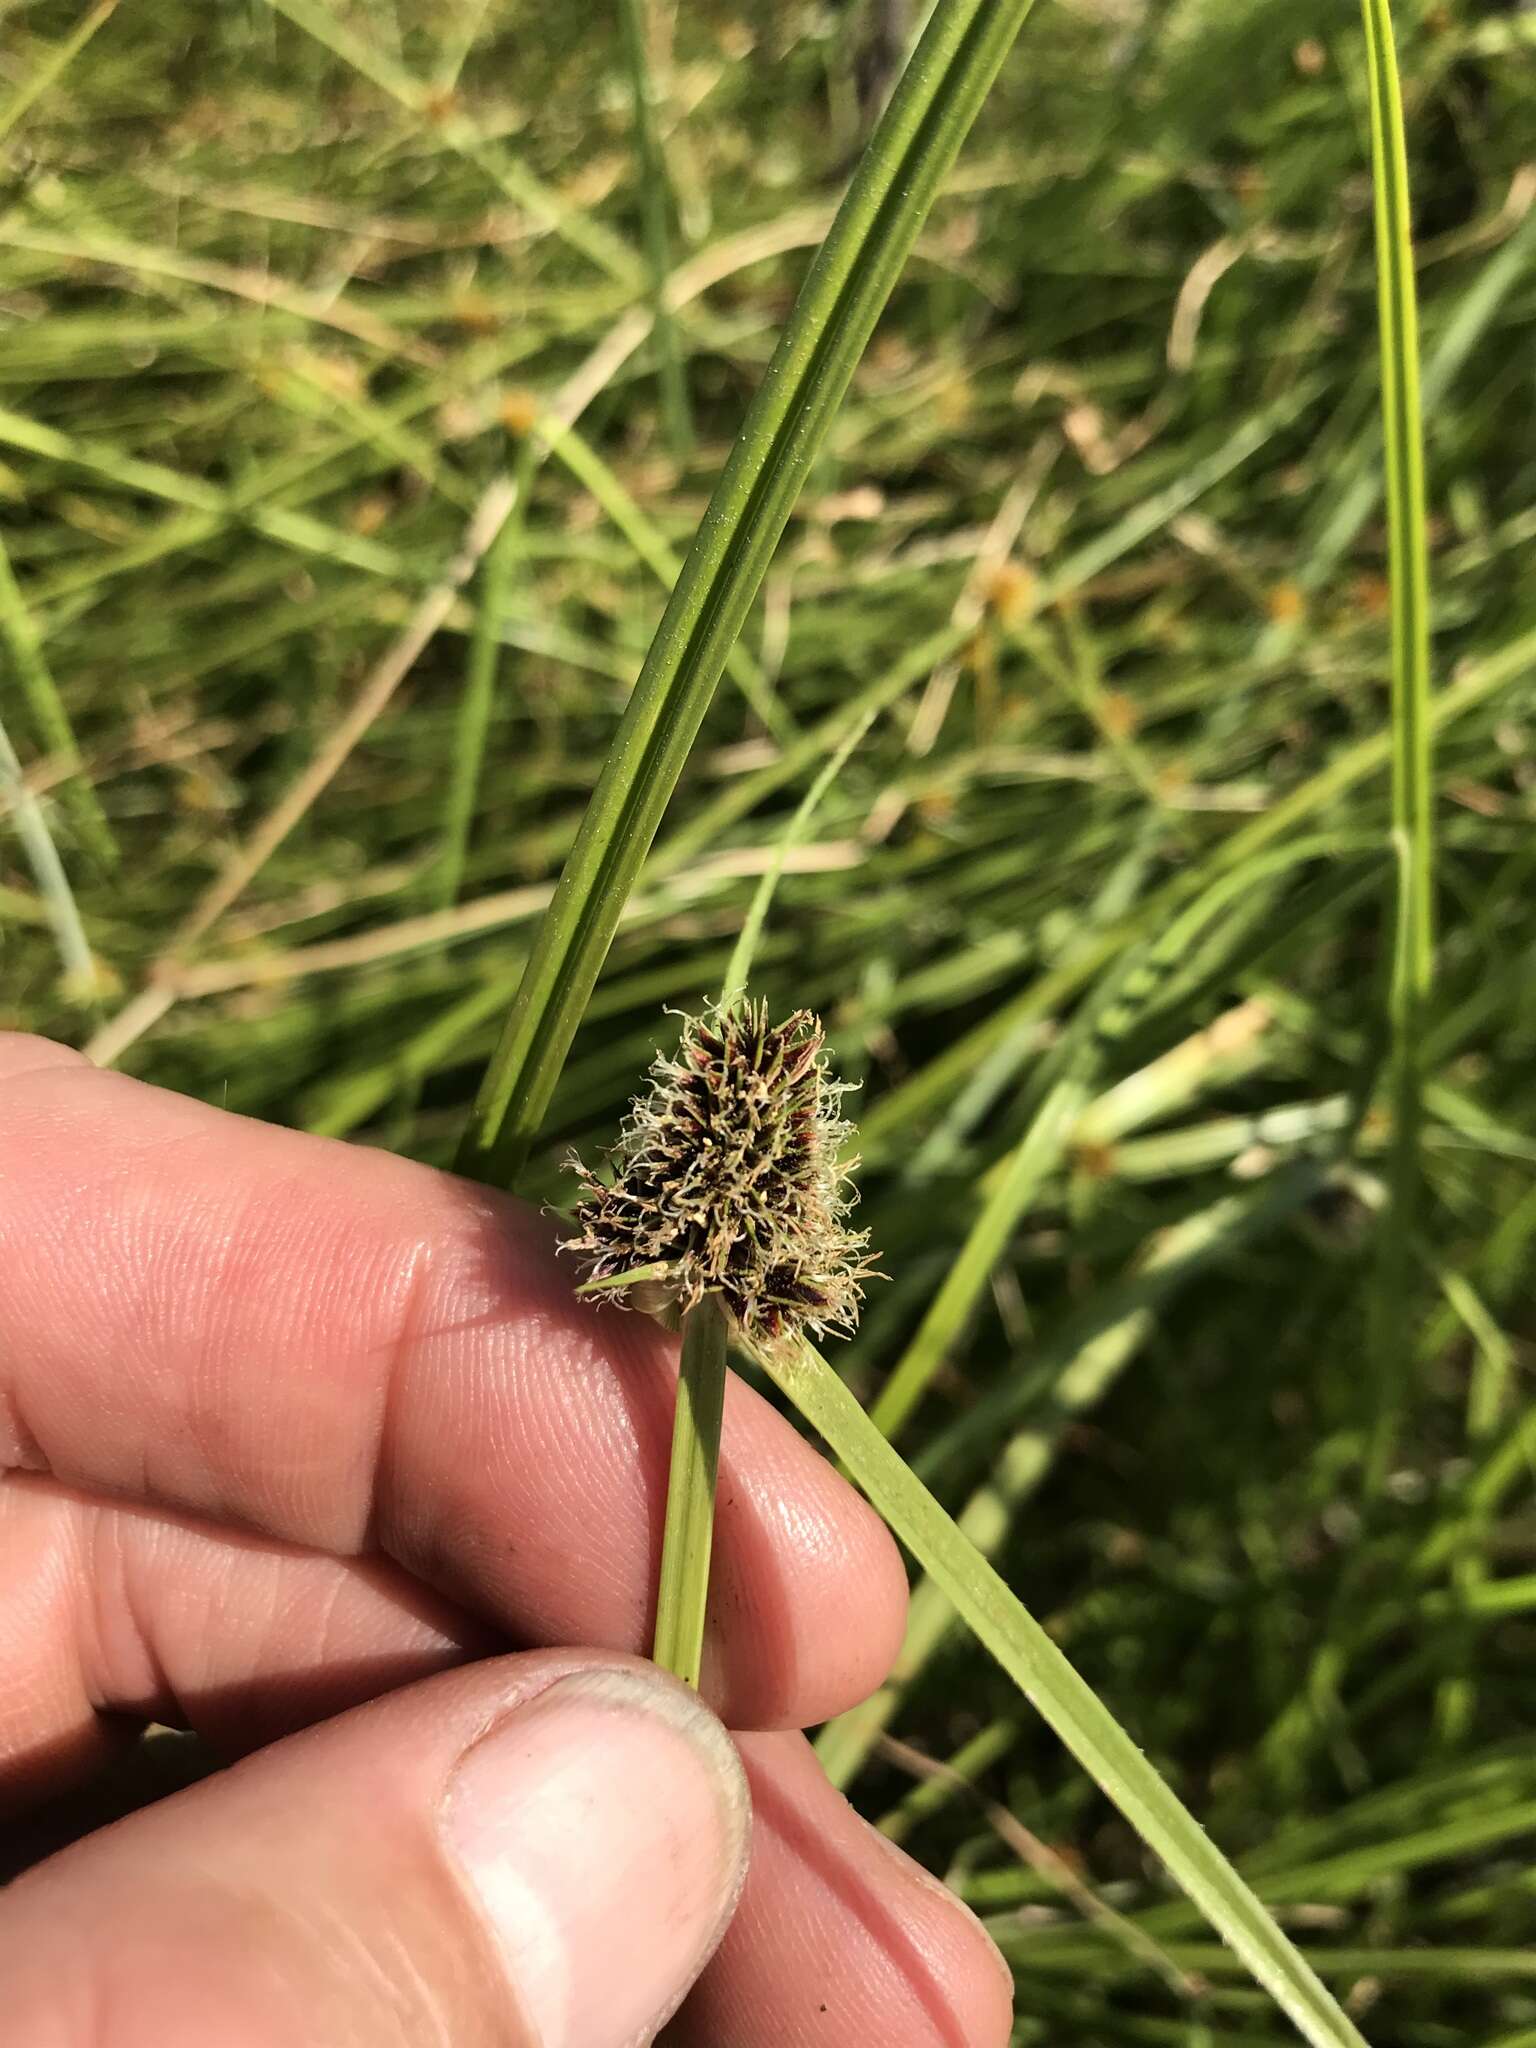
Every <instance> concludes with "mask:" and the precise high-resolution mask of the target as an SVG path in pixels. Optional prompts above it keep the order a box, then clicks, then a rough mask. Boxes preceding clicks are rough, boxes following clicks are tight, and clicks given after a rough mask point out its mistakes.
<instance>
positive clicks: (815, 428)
mask: <svg viewBox="0 0 1536 2048" xmlns="http://www.w3.org/2000/svg"><path fill="white" fill-rule="evenodd" d="M1029 5H1030V0H941V4H940V5H939V6H938V7H937V8H936V9H935V10H934V13H933V15H932V17H931V19H930V21H929V24H928V27H927V30H926V31H925V33H924V35H923V38H922V41H921V42H920V43H919V45H918V47H917V49H916V51H915V52H914V54H913V57H912V61H911V63H910V64H909V65H908V67H907V70H906V72H905V74H904V75H903V77H902V80H901V83H900V85H899V86H898V87H897V89H896V92H895V95H894V96H893V98H892V100H891V103H890V105H889V107H888V108H887V109H886V112H885V115H884V117H883V118H882V120H881V122H880V125H879V127H878V128H877V129H876V131H875V133H874V135H873V137H872V138H871V140H870V143H869V146H868V148H867V149H866V150H865V152H864V155H863V157H862V158H861V160H860V163H859V167H858V169H857V171H856V172H855V174H854V178H853V182H852V184H851V185H850V187H849V189H848V193H847V196H846V198H845V199H844V201H843V204H842V206H841V207H840V208H839V210H838V213H837V217H836V219H835V220H834V221H833V224H832V228H831V231H830V233H829V234H828V236H827V239H826V241H825V242H824V243H823V245H822V248H821V251H820V253H819V254H818V256H817V258H816V260H815V262H814V263H813V264H812V266H811V270H810V273H809V275H808V276H807V278H806V281H805V284H804V286H803V288H802V290H801V292H800V296H799V298H798V299H797V301H796V303H795V308H794V311H793V313H792V314H791V316H790V319H789V323H788V325H787V326H786V328H785V330H784V333H783V334H782V336H781V337H780V340H779V344H778V347H777V348H776V349H775V351H774V355H773V359H772V361H771V362H770V364H769V366H768V370H767V372H766V374H765V376H764V378H763V382H762V385H761V387H760V388H759V390H758V393H757V396H756V398H755V399H754V401H753V403H752V406H751V408H750V410H749V412H748V414H747V418H746V422H745V424H744V425H743V428H742V431H741V434H740V437H739V438H738V440H737V443H736V446H735V448H734V450H733V451H732V454H731V458H730V461H729V462H728V463H727V465H726V468H725V471H724V474H723V475H722V476H721V479H720V482H719V484H718V485H717V486H716V489H715V492H714V495H713V497H712V498H711V500H710V503H709V507H708V509H707V510H706V512H705V515H704V520H703V523H702V525H701V526H700V529H699V533H698V536H697V538H696V539H695V541H694V544H693V548H692V550H691V551H690V553H689V557H688V560H687V562H686V563H685V565H684V568H683V573H682V575H681V577H680V578H679V579H678V583H677V586H676V588H675V590H674V591H673V594H672V598H671V601H670V602H669V604H668V605H667V609H666V611H665V613H664V614H663V617H662V621H661V624H660V626H659V628H658V629H657V633H656V638H655V640H654V641H653V643H652V646H651V651H650V654H649V655H648V657H647V659H646V663H645V666H644V668H643V669H642V671H641V674H640V678H639V681H638V682H637V683H636V685H635V689H634V692H633V694H632V696H631V698H630V701H629V705H628V707H627V709H626V712H625V715H624V718H623V721H622V723H621V725H620V728H619V731H618V733H617V735H616V737H615V740H614V744H613V747H612V749H611V751H610V753H609V756H608V760H607V763H606V765H605V767H604V770H603V773H602V777H601V779H600V781H599V783H598V786H597V788H596V790H595V791H594V793H593V796H592V801H591V803H590V804H589V805H588V808H587V813H586V816H585V817H584V819H583V820H582V825H581V830H580V832H579V833H578V835H577V839H576V844H575V846H574V847H573V848H572V851H571V855H570V858H569V860H568V861H567V862H566V865H565V870H564V873H563V874H562V875H561V878H560V883H559V887H558V889H557V891H556V894H555V900H554V902H553V903H552V905H551V906H550V910H549V913H548V915H547V916H546V917H545V919H544V922H543V924H542V926H541V927H540V931H539V936H538V940H537V942H536V944H535V947H534V951H533V955H532V957H531V958H530V960H529V963H528V967H527V970H526V972H525V974H524V977H523V981H522V984H521V986H520V987H519V989H518V993H517V996H516V998H515V1000H514V1002H513V1005H512V1014H511V1016H510V1018H509V1019H508V1022H507V1028H506V1030H505V1032H504V1034H503V1036H502V1040H501V1043H500V1045H499V1046H498V1047H497V1049H496V1053H495V1055H494V1057H493V1058H492V1060H491V1063H490V1066H489V1069H488V1070H487V1073H486V1077H485V1081H484V1083H483V1085H482V1088H481V1091H480V1095H479V1097H478V1099H477V1101H476V1104H475V1109H474V1112H473V1115H472V1117H471V1120H470V1125H469V1129H468V1130H467V1132H466V1133H465V1138H464V1142H463V1144H462V1146H461V1148H460V1153H459V1166H460V1168H461V1170H463V1171H465V1172H468V1173H471V1174H473V1175H476V1176H477V1177H479V1178H482V1179H493V1180H497V1181H500V1182H503V1183H510V1182H511V1181H513V1180H515V1178H516V1177H517V1174H518V1172H519V1170H520V1169H521V1166H522V1164H523V1161H524V1160H525V1159H526V1157H527V1154H528V1149H529V1146H530V1145H531V1143H532V1141H533V1138H534V1136H535V1134H536V1133H537V1131H538V1128H539V1125H540V1123H541V1121H542V1119H543V1115H544V1111H545V1109H546V1108H547V1106H548V1103H549V1099H550V1096H551V1094H552V1093H553V1091H554V1086H555V1082H556V1080H557V1079H558V1077H559V1073H560V1069H561V1067H562V1066H563V1065H564V1062H565V1055H566V1052H567V1051H568V1049H569V1047H570V1043H571V1040H572V1038H573V1037H574V1036H575V1033H576V1028H577V1025H578V1024H579V1022H580V1019H581V1014H582V1011H583V1010H584V1008H585V1006H586V1002H587V998H588V996H589V994H590V993H591V990H592V987H593V985H594V983H595V982H596V980H597V976H598V974H599V972H600V971H601V968H602V964H603V960H604V958H605V957H606V955H607V951H608V946H609V943H610V941H611V940H612V937H613V933H614V929H615V926H616V925H617V922H618V918H619V914H620V912H621V910H622V908H623V905H624V901H625V898H626V897H627V896H628V894H629V892H630V889H631V888H632V887H633V885H634V882H635V879H636V877H637V875H638V874H639V871H640V865H641V863H642V861H643V860H644V858H645V855H646V852H647V850H648V848H649V846H650V844H651V841H652V839H653V838H654V837H655V833H656V828H657V826H658V825H659V824H660V822H661V817H662V813H663V811H664V810H665V808H666V805H667V802H668V799H669V798H670V796H671V794H672V790H673V788H674V786H675V784H676V782H677V778H678V776H679V775H680V774H681V772H682V768H683V763H684V762H685V761H686V759H687V757H688V752H689V749H690V748H691V746H692V744H693V740H694V736H695V734H696V733H697V731H698V729H699V726H700V724H701V722H702V720H703V717H704V714H705V712H706V710H707V709H708V707H709V703H710V699H711V697H712V696H713V694H714V690H715V685H716V683H717V682H718V680H719V678H720V674H721V671H722V669H723V668H724V666H725V662H726V659H727V657H728V656H729V653H730V650H731V648H732V646H733V644H734V643H735V640H736V637H737V635H738V633H739V632H740V630H741V627H742V624H743V622H744V620H745V618H746V615H747V610H748V608H749V606H750V605H751V603H752V600H753V598H754V596H755V595H756V592H757V588H758V585H759V584H760V583H761V581H762V578H763V575H764V573H765V571H766V570H767V567H768V563H769V561H770V560H771V558H772V555H773V551H774V549H775V547H776V546H777V544H778V540H779V536H780V534H781V533H782V532H783V529H784V525H785V522H786V521H787V519H788V518H789V514H790V511H791V509H792V507H793V505H794V502H795V499H796V497H797V496H798V494H799V491H800V487H801V485H802V483H803V482H804V480H805V476H806V473H807V470H808V469H809V466H810V463H811V461H812V459H813V457H814V456H815V454H816V451H817V449H818V448H819V447H820V445H821V442H822V440H823V438H824V436H825V434H826V432H827V429H828V427H829V426H830V425H831V422H832V419H833V416H834V414H835V413H836V410H837V408H838V405H839V404H840V403H841V400H842V397H843V393H844V391H845V390H846V389H847V386H848V382H849V380H850V378H851V377H852V375H853V371H854V367H855V365H856V364H857V362H858V360H859V357H860V355H861V354H862V353H863V349H864V345H865V343H866V342H867V341H868V339H869V336H870V333H871V332H872V330H873V328H874V324H875V321H876V319H877V318H878V317H879V314H880V310H881V308H882V307H883V305H884V304H885V301H886V299H887V298H888V296H889V295H890V292H891V289H892V287H893V286H894V284H895V282H896V279H897V277H898V275H899V274H900V271H901V268H902V265H903V263H904V261H905V259H906V256H907V253H908V251H909V250H910V248H911V246H912V243H913V241H914V240H915V239H916V236H917V232H918V229H919V227H920V226H921V224H922V222H923V220H924V218H925V217H926V215H927V212H928V209H929V207H930V205H931V204H932V202H933V200H934V198H935V196H936V194H937V192H938V189H939V185H940V182H941V181H942V179H943V177H944V174H945V172H946V171H947V169H948V168H949V166H950V164H951V163H952V162H953V161H954V158H955V156H956V153H957V152H958V150H959V148H960V144H961V142H962V141H963V140H964V137H965V134H966V132H967V130H968V129H969V127H970V125H971V122H972V120H973V119H974V118H975V115H976V113H977V111H978V109H979V108H980V105H981V102H982V100H983V98H984V97H985V95H986V92H987V89H988V87H989V86H990V85H991V82H992V80H993V78H994V76H995V75H996V73H997V70H998V67H999V65H1000V64H1001V63H1002V61H1003V58H1004V56H1005V55H1006V53H1007V50H1008V48H1009V45H1010V44H1011V43H1012V41H1013V38H1014V36H1015V34H1016V33H1017V31H1018V28H1019V26H1020V24H1021V23H1022V21H1023V19H1024V16H1025V15H1026V13H1027V12H1028V11H1029Z"/></svg>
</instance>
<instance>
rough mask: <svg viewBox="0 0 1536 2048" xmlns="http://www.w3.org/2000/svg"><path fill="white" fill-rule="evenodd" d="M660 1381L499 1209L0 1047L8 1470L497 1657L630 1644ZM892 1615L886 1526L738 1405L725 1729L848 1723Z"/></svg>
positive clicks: (663, 1376) (286, 1134)
mask: <svg viewBox="0 0 1536 2048" xmlns="http://www.w3.org/2000/svg"><path fill="white" fill-rule="evenodd" d="M675 1376H676V1357H675V1346H674V1344H673V1342H672V1340H671V1339H670V1338H668V1337H666V1336H665V1334H664V1333H663V1332H662V1331H660V1330H659V1329H658V1328H657V1327H656V1325H654V1324H653V1323H651V1322H650V1321H649V1320H648V1319H646V1318H645V1317H642V1316H639V1315H635V1314H631V1313H627V1312H625V1311H623V1310H618V1309H613V1308H594V1307H588V1306H586V1305H584V1304H582V1303H579V1302H578V1301H576V1299H575V1298H574V1296H573V1294H572V1291H571V1285H570V1277H569V1273H568V1271H567V1270H565V1269H563V1267H562V1266H561V1265H559V1264H557V1263H556V1259H555V1254H554V1244H553V1233H552V1231H551V1229H550V1227H549V1226H548V1225H547V1223H546V1222H545V1221H544V1220H543V1219H541V1218H540V1217H538V1216H537V1215H535V1214H534V1213H533V1212H531V1211H530V1210H528V1209H527V1208H525V1207H524V1206H523V1205H521V1204H519V1203H517V1202H513V1201H511V1200H509V1199H507V1198H505V1197H501V1196H498V1195H495V1194H492V1193H490V1192H488V1191H487V1190H486V1189H483V1188H479V1187H474V1186H471V1185H469V1184H468V1183H466V1182H462V1181H458V1180H455V1179H453V1178H452V1177H451V1176H449V1175H446V1174H439V1173H435V1172H433V1171H431V1170H430V1169H428V1168H426V1167H421V1166H416V1165H413V1164H411V1163H410V1162H408V1161H405V1160H400V1159H396V1158H393V1157H391V1156H389V1155H387V1154H383V1153H377V1152H367V1151H362V1150H360V1149H356V1148H353V1147H350V1146H346V1145H341V1144H337V1143H334V1142H332V1141H331V1140H328V1139H321V1138H312V1137H308V1136H306V1135H304V1134H302V1133H299V1132H294V1131H286V1130H280V1129H277V1128H274V1127H272V1126H269V1125H264V1124H257V1123H252V1122H250V1121H248V1120H247V1119H245V1118H242V1117H236V1116H231V1115H229V1114H227V1113H226V1112H224V1111H221V1110H215V1109H211V1108H209V1107H207V1106H206V1105H204V1104H201V1103H197V1102H193V1101H190V1100H188V1099H186V1098H184V1097H181V1096H177V1095H172V1094H168V1093H166V1092H164V1091H162V1090H160V1089H155V1088H151V1087H148V1086H146V1085H144V1084H143V1083H141V1082H136V1081H131V1080H128V1079H126V1078H124V1077H123V1076H121V1075H117V1074H110V1073H102V1072H98V1071H97V1070H96V1069H95V1068H93V1067H91V1066H90V1065H88V1064H87V1063H86V1062H85V1061H84V1060H83V1059H81V1058H79V1057H78V1056H76V1055H73V1054H69V1053H66V1052H64V1051H63V1050H62V1049H61V1048H58V1047H51V1046H46V1045H44V1044H42V1043H41V1042H40V1041H38V1040H35V1039H22V1038H16V1037H6V1036H0V1469H3V1468H5V1467H10V1468H13V1469H15V1468H20V1469H25V1470H29V1471H47V1472H51V1473H52V1474H54V1476H55V1477H57V1478H59V1479H62V1480H66V1481H68V1482H69V1483H71V1484H73V1485H76V1486H82V1487H87V1488H91V1489H94V1490H97V1491H100V1492H104V1493H110V1494H117V1495H127V1496H130V1497H132V1498H135V1499H140V1500H148V1501H154V1502H158V1503H160V1504H163V1505H166V1506H169V1507H174V1508H179V1509H187V1510H191V1511H193V1512H196V1513H200V1514H204V1515H209V1516H213V1517H217V1518H220V1519H223V1520H227V1521H229V1522H232V1523H235V1524H238V1525H240V1526H242V1527H245V1528H250V1529H257V1530H261V1531H263V1532H265V1533H266V1534H269V1535H274V1536H280V1537H283V1538H286V1539H287V1540H289V1541H292V1542H298V1543H303V1544H308V1545H310V1546H312V1547H314V1548H316V1549H322V1550H327V1551H331V1552H334V1553H336V1554H338V1555H355V1554H359V1553H361V1552H364V1551H368V1550H370V1549H375V1548H377V1549H381V1550H383V1551H385V1552H386V1553H387V1554H388V1555H390V1556H392V1557H394V1558H395V1559H396V1560H398V1561H399V1562H400V1563H402V1564H404V1565H405V1566H406V1567H407V1568H409V1569H410V1570H412V1571H413V1572H415V1573H417V1574H418V1575H419V1576H420V1577H422V1578H423V1579H425V1580H427V1581H428V1582H430V1583H431V1584H433V1585H435V1586H437V1587H439V1588H440V1589H442V1590H443V1591H445V1592H448V1593H450V1594H452V1595H453V1596H454V1597H455V1598H456V1599H458V1600H461V1601H464V1602H466V1603H467V1604H470V1605H473V1606H474V1607H476V1608H477V1609H478V1610H479V1611H480V1612H482V1613H484V1614H486V1615H488V1616H489V1617H491V1618H492V1619H493V1620H495V1621H496V1622H498V1623H499V1624H500V1625H501V1626H502V1627H504V1628H505V1629H506V1630H507V1631H508V1632H509V1634H510V1635H511V1636H512V1637H513V1638H514V1640H518V1641H523V1642H528V1643H534V1644H576V1643H579V1644H591V1645H595V1646H597V1647H601V1648H607V1649H622V1650H643V1649H645V1648H646V1647H648V1641H649V1630H650V1625H651V1619H652V1614H653V1587H654V1584H655V1574H656V1563H657V1558H658V1553H659V1549H660V1540H661V1522H662V1514H663V1509H664V1504H665V1486H666V1468H667V1456H668V1443H669V1438H670V1431H671V1410H672V1400H673V1387H674V1383H675ZM905 1593H906V1587H905V1578H904V1574H903V1572H902V1568H901V1564H900V1560H899V1559H898V1557H897V1555H896V1552H895V1548H894V1546H893V1545H892V1543H891V1540H890V1538H889V1536H888V1535H887V1533H886V1531H885V1529H884V1527H883V1525H882V1524H881V1523H880V1522H879V1521H878V1519H877V1518H876V1517H875V1516H874V1515H873V1514H872V1513H871V1512H870V1510H869V1509H868V1508H867V1507H866V1506H865V1505H864V1504H863V1502H862V1501H860V1500H859V1499H858V1497H857V1496H856V1495H855V1494H854V1493H853V1492H852V1490H851V1489H850V1488H849V1487H847V1486H846V1485H845V1484H844V1482H843V1481H842V1480H840V1479H839V1478H838V1477H837V1475H836V1474H835V1473H834V1472H833V1471H832V1470H831V1469H830V1467H829V1466H828V1465H827V1464H826V1463H825V1462H824V1461H823V1460H822V1459H821V1458H819V1457H818V1456H817V1455H816V1454H815V1452H814V1451H812V1450H811V1449H810V1448H809V1446H807V1445H806V1444H804V1443H803V1442H802V1441H801V1439H800V1438H799V1437H798V1436H797V1435H796V1434H795V1432H794V1431H793V1430H792V1429H791V1428H790V1427H789V1426H788V1424H787V1423H785V1422H784V1421H782V1420H781V1418H780V1417H778V1416H777V1415H776V1414H775V1413H774V1412H773V1410H772V1409H771V1408H769V1407H768V1406H767V1404H766V1403H765V1402H763V1401H761V1400H760V1399H759V1398H758V1397H757V1396H756V1395H755V1394H754V1393H753V1392H752V1391H751V1389H749V1388H748V1387H746V1386H744V1385H742V1384H741V1383H740V1382H736V1381H733V1383H732V1385H731V1386H730V1388H729V1390H728V1393H727V1399H726V1408H725V1425H724V1433H723V1438H722V1446H721V1466H720V1497H719V1516H718V1532H717V1540H716V1552H715V1570H714V1579H713V1583H712V1589H711V1598H710V1623H709V1632H708V1640H707V1646H706V1657H705V1690H706V1692H707V1693H708V1694H709V1696H710V1698H711V1700H712V1701H713V1703H714V1704H715V1705H716V1706H717V1708H718V1709H719V1711H720V1712H721V1713H722V1714H723V1715H724V1716H725V1717H726V1718H727V1719H728V1720H730V1721H732V1722H733V1723H734V1724H735V1725H737V1726H750V1727H783V1726H791V1725H799V1724H805V1723H809V1722H811V1721H815V1720H820V1719H822V1718H824V1717H825V1716H827V1715H829V1714H832V1713H835V1712H838V1711H840V1710H841V1709H842V1708H844V1707H846V1706H848V1705H850V1704H852V1703H853V1702H854V1701H856V1700H858V1699H859V1698H862V1697H863V1696H864V1694H865V1693H867V1692H868V1691H869V1690H870V1689H872V1687H873V1686H874V1685H875V1684H877V1683H878V1682H879V1680H880V1678H881V1677H882V1676H883V1674H884V1672H885V1670H886V1669H887V1667H888V1665H889V1662H890V1659H891V1657H892V1656H893V1655H894V1652H895V1648H896V1645H897V1643H898V1642H899V1640H900V1632H901V1626H902V1621H903V1617H904V1611H905Z"/></svg>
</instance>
